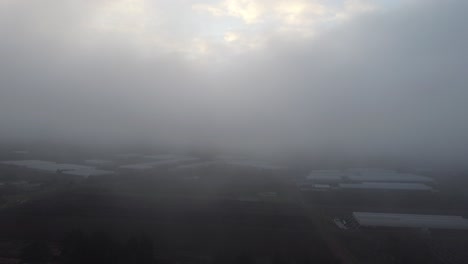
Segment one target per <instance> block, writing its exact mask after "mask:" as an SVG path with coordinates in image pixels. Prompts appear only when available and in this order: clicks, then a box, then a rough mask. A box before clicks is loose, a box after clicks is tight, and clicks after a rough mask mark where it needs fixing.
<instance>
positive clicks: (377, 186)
mask: <svg viewBox="0 0 468 264" xmlns="http://www.w3.org/2000/svg"><path fill="white" fill-rule="evenodd" d="M338 187H339V188H340V189H358V190H359V189H361V190H363V189H366V190H400V191H432V190H433V188H432V187H431V186H428V185H426V184H423V183H401V182H362V183H340V184H338Z"/></svg>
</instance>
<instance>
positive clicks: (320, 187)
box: [314, 184, 330, 189]
mask: <svg viewBox="0 0 468 264" xmlns="http://www.w3.org/2000/svg"><path fill="white" fill-rule="evenodd" d="M314 188H317V189H329V188H330V185H329V184H314Z"/></svg>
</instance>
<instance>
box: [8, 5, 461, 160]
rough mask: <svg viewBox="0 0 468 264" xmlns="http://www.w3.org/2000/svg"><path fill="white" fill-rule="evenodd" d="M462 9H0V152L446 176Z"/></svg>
mask: <svg viewBox="0 0 468 264" xmlns="http://www.w3.org/2000/svg"><path fill="white" fill-rule="evenodd" d="M467 7H468V2H466V1H462V0H447V1H439V0H395V1H390V0H328V1H325V0H221V1H220V0H171V1H169V0H159V1H158V0H153V1H150V0H112V1H111V0H93V1H91V0H83V1H76V0H61V1H57V0H42V1H31V0H0V35H1V36H2V37H1V41H0V58H1V59H0V122H1V124H2V125H1V126H0V141H2V142H34V141H56V142H75V143H80V142H81V143H84V142H88V143H89V142H106V143H110V144H118V143H124V142H127V143H128V142H140V143H141V142H148V144H150V143H149V142H151V144H152V143H164V144H168V145H171V144H172V145H186V146H197V147H204V146H206V147H210V148H219V149H236V150H246V151H259V152H265V153H271V152H277V151H285V150H290V151H309V152H310V153H314V155H318V156H320V155H322V154H324V153H327V154H329V153H340V154H343V155H349V156H357V157H362V158H364V159H365V158H366V157H368V158H370V157H375V156H382V157H398V158H401V159H404V158H408V159H415V158H416V159H417V158H419V159H422V160H426V161H430V162H436V161H437V162H439V161H444V162H453V163H458V164H462V163H463V162H464V161H466V159H467V158H468V149H467V146H468V122H467V120H468V119H467V118H466V114H467V113H468V106H467V104H466V100H467V99H468V89H467V88H466V84H467V81H468V77H467V74H466V73H465V71H466V70H465V69H468V67H467V66H468V65H467V64H468V43H467V42H468V25H467V23H466V21H465V19H464V16H465V14H464V12H463V10H467V9H466V8H467Z"/></svg>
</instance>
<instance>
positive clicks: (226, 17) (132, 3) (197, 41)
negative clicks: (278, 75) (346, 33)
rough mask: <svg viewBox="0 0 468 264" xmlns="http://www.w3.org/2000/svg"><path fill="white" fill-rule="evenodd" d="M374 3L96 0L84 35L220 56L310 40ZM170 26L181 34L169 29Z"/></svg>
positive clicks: (368, 9) (157, 50)
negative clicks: (276, 41)
mask: <svg viewBox="0 0 468 264" xmlns="http://www.w3.org/2000/svg"><path fill="white" fill-rule="evenodd" d="M375 1H376V0H374V1H373V0H341V1H333V2H334V3H333V4H331V3H330V1H325V0H312V1H310V0H220V1H214V2H213V1H209V2H203V1H202V0H200V1H196V0H195V1H188V0H174V1H172V2H171V3H168V2H167V1H150V0H115V1H111V0H102V1H99V2H98V3H99V4H97V5H96V6H95V8H94V12H93V13H92V15H91V19H90V22H89V23H90V25H88V26H89V27H88V28H91V31H93V32H91V34H89V35H92V34H93V33H97V34H94V36H96V35H97V36H99V35H103V34H104V35H115V36H120V37H121V39H124V40H125V41H128V42H130V43H132V44H133V45H134V46H135V47H136V49H139V51H144V52H147V53H154V52H155V53H161V52H165V53H178V54H183V55H184V56H186V57H188V58H197V59H199V58H204V57H207V56H209V57H210V58H212V57H213V56H215V57H226V55H228V56H230V55H232V54H239V53H243V52H246V51H250V50H252V49H258V48H261V47H262V46H263V45H267V44H268V40H269V39H272V38H277V37H278V36H279V37H281V35H285V36H286V37H284V39H291V40H294V39H300V38H310V37H313V36H314V35H315V34H316V33H317V32H320V31H321V30H322V29H323V28H326V27H328V26H329V25H330V24H336V23H343V21H346V19H348V18H350V17H352V16H354V15H357V14H361V13H363V12H371V11H373V10H375V9H376V8H377V7H378V5H377V4H376V2H375ZM171 6H175V7H171ZM213 25H215V26H213ZM175 26H177V27H179V28H182V29H183V30H179V31H178V30H172V29H173V28H174V27H175ZM181 32H182V33H181ZM89 35H88V36H89ZM88 38H89V39H98V40H99V37H95V38H93V37H88Z"/></svg>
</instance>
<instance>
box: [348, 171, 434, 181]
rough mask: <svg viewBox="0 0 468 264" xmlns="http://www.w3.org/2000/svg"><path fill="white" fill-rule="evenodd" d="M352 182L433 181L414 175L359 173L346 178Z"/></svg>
mask: <svg viewBox="0 0 468 264" xmlns="http://www.w3.org/2000/svg"><path fill="white" fill-rule="evenodd" d="M348 177H349V179H350V180H353V181H367V182H370V181H372V182H433V181H434V180H433V179H431V178H429V177H425V176H421V175H415V174H409V173H398V172H360V173H358V174H355V175H349V176H348Z"/></svg>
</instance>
